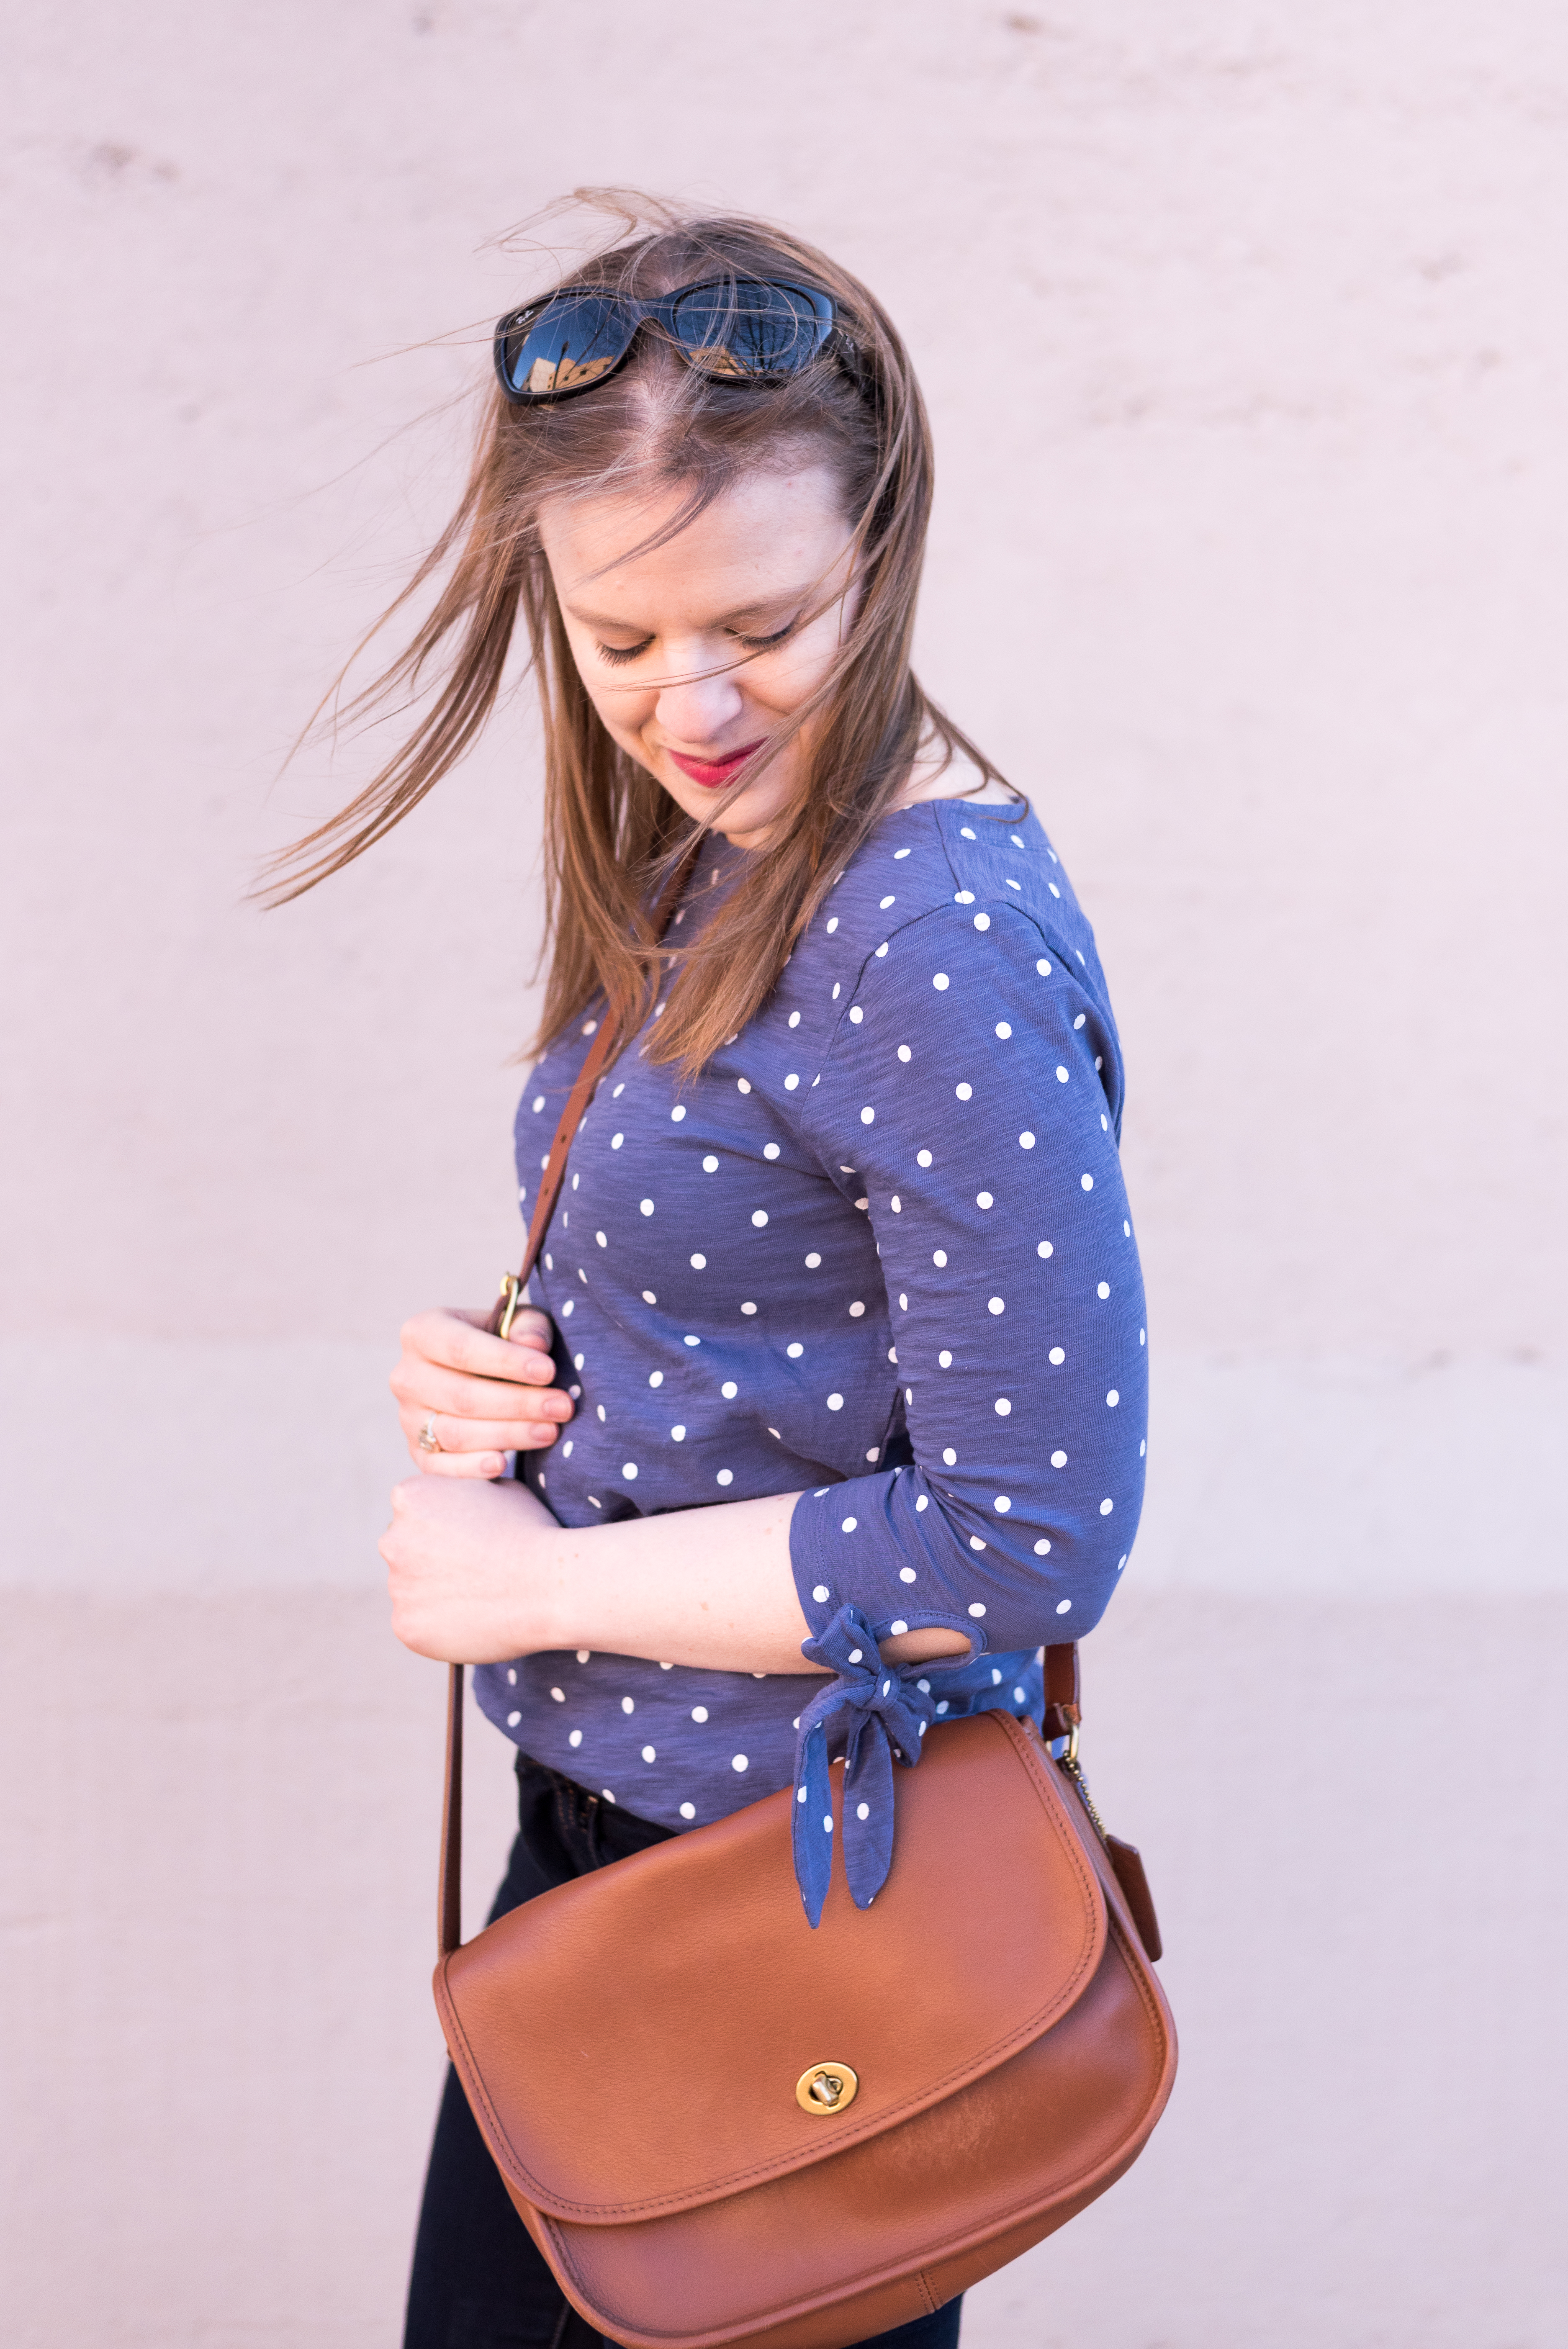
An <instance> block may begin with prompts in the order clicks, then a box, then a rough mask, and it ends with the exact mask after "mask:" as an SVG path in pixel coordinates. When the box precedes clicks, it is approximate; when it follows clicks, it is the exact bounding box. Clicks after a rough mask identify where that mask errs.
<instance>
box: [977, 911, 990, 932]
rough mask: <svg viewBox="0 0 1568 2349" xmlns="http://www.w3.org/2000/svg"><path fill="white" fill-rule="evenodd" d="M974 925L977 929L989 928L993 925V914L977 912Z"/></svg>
mask: <svg viewBox="0 0 1568 2349" xmlns="http://www.w3.org/2000/svg"><path fill="white" fill-rule="evenodd" d="M974 926H975V928H976V929H977V930H989V929H990V927H991V916H990V915H989V914H977V915H976V916H975V917H974Z"/></svg>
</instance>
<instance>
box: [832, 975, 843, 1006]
mask: <svg viewBox="0 0 1568 2349" xmlns="http://www.w3.org/2000/svg"><path fill="white" fill-rule="evenodd" d="M843 992H844V989H843V988H842V987H840V986H839V984H838V981H837V980H836V979H835V980H834V982H833V998H832V999H833V1001H834V1002H835V1003H836V1002H837V1000H838V999H839V997H840V996H841V995H842V994H843Z"/></svg>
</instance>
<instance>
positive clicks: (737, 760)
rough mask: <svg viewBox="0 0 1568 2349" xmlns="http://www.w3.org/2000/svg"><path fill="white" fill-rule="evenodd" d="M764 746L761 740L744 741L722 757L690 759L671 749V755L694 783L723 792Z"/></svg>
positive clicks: (707, 789) (705, 788)
mask: <svg viewBox="0 0 1568 2349" xmlns="http://www.w3.org/2000/svg"><path fill="white" fill-rule="evenodd" d="M762 747H763V746H762V743H761V741H760V740H759V741H756V742H742V745H741V747H740V749H739V750H732V751H730V753H729V754H728V756H727V757H725V758H722V759H689V758H687V757H686V756H685V755H684V754H683V753H682V752H681V751H680V750H671V751H670V757H671V758H672V759H673V760H674V761H675V764H676V765H677V766H678V767H679V768H680V771H681V773H682V774H683V775H688V776H690V777H691V781H693V782H694V783H701V785H702V787H703V789H704V791H710V792H721V791H722V790H723V788H724V785H725V784H726V783H728V782H732V781H733V780H734V778H735V776H736V775H737V774H738V773H739V771H740V770H741V768H742V767H743V766H744V764H745V762H746V761H747V760H748V759H749V758H750V757H751V755H752V753H753V750H761V749H762Z"/></svg>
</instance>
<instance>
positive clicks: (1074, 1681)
mask: <svg viewBox="0 0 1568 2349" xmlns="http://www.w3.org/2000/svg"><path fill="white" fill-rule="evenodd" d="M1082 1719H1083V1714H1082V1713H1080V1712H1079V1710H1078V1643H1077V1641H1076V1640H1064V1641H1063V1642H1062V1644H1061V1645H1060V1646H1058V1647H1054V1648H1047V1649H1046V1651H1045V1719H1044V1733H1045V1735H1046V1736H1047V1737H1048V1738H1051V1737H1065V1736H1066V1734H1067V1733H1068V1731H1069V1730H1073V1729H1076V1728H1077V1726H1078V1723H1079V1722H1080V1721H1081V1720H1082Z"/></svg>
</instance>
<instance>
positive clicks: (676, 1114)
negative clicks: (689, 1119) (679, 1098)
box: [670, 1102, 686, 1125]
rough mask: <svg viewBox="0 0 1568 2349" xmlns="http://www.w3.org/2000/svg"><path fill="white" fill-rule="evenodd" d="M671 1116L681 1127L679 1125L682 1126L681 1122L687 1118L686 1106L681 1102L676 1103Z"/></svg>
mask: <svg viewBox="0 0 1568 2349" xmlns="http://www.w3.org/2000/svg"><path fill="white" fill-rule="evenodd" d="M685 1114H686V1111H685V1108H684V1106H683V1105H682V1104H681V1103H680V1102H676V1104H675V1107H674V1108H673V1109H672V1110H671V1111H670V1116H671V1118H672V1119H673V1120H674V1122H675V1123H676V1124H677V1125H679V1124H680V1121H681V1119H682V1118H683V1117H684V1116H685Z"/></svg>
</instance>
